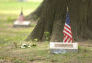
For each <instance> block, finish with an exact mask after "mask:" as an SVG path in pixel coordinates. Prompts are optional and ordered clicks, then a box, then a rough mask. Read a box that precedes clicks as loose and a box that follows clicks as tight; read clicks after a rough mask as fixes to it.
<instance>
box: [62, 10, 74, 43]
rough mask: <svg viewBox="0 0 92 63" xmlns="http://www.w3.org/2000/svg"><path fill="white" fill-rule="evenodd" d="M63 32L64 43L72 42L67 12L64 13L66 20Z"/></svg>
mask: <svg viewBox="0 0 92 63" xmlns="http://www.w3.org/2000/svg"><path fill="white" fill-rule="evenodd" d="M63 34H64V37H63V42H64V43H72V42H73V38H72V32H71V27H70V18H69V13H68V12H67V14H66V22H65V25H64V30H63Z"/></svg>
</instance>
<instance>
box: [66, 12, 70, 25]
mask: <svg viewBox="0 0 92 63" xmlns="http://www.w3.org/2000/svg"><path fill="white" fill-rule="evenodd" d="M66 24H68V25H69V24H70V18H69V13H68V12H67V14H66Z"/></svg>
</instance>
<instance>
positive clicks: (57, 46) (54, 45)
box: [50, 42, 78, 53]
mask: <svg viewBox="0 0 92 63" xmlns="http://www.w3.org/2000/svg"><path fill="white" fill-rule="evenodd" d="M50 51H51V53H56V52H57V53H65V52H68V51H69V52H72V51H73V52H75V51H78V43H63V42H50Z"/></svg>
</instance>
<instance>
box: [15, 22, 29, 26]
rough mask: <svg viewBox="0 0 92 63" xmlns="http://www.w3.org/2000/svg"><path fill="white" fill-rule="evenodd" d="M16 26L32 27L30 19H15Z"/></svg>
mask: <svg viewBox="0 0 92 63" xmlns="http://www.w3.org/2000/svg"><path fill="white" fill-rule="evenodd" d="M14 27H30V21H15V22H14Z"/></svg>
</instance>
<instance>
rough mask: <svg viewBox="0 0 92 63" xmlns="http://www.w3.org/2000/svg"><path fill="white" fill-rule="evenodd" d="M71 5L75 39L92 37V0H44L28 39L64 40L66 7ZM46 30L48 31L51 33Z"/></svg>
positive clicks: (70, 11)
mask: <svg viewBox="0 0 92 63" xmlns="http://www.w3.org/2000/svg"><path fill="white" fill-rule="evenodd" d="M67 6H68V7H69V15H70V20H71V28H72V33H73V39H74V40H75V41H77V40H88V39H92V28H91V26H92V25H91V24H92V21H91V20H92V18H91V16H92V8H91V6H92V1H91V0H58V1H57V0H44V1H43V3H42V5H41V6H40V8H38V9H39V10H40V11H39V10H38V9H37V11H38V12H39V14H38V13H37V11H36V12H34V14H35V13H36V14H37V16H38V17H39V20H38V23H37V25H36V26H35V28H34V30H33V32H32V33H31V34H30V35H29V36H28V38H27V39H26V40H31V39H32V40H34V39H38V40H43V41H44V40H47V39H46V37H48V38H49V40H50V41H62V38H63V33H62V31H63V28H64V24H65V19H66V8H67ZM45 32H48V33H49V35H48V36H47V34H46V33H45Z"/></svg>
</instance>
